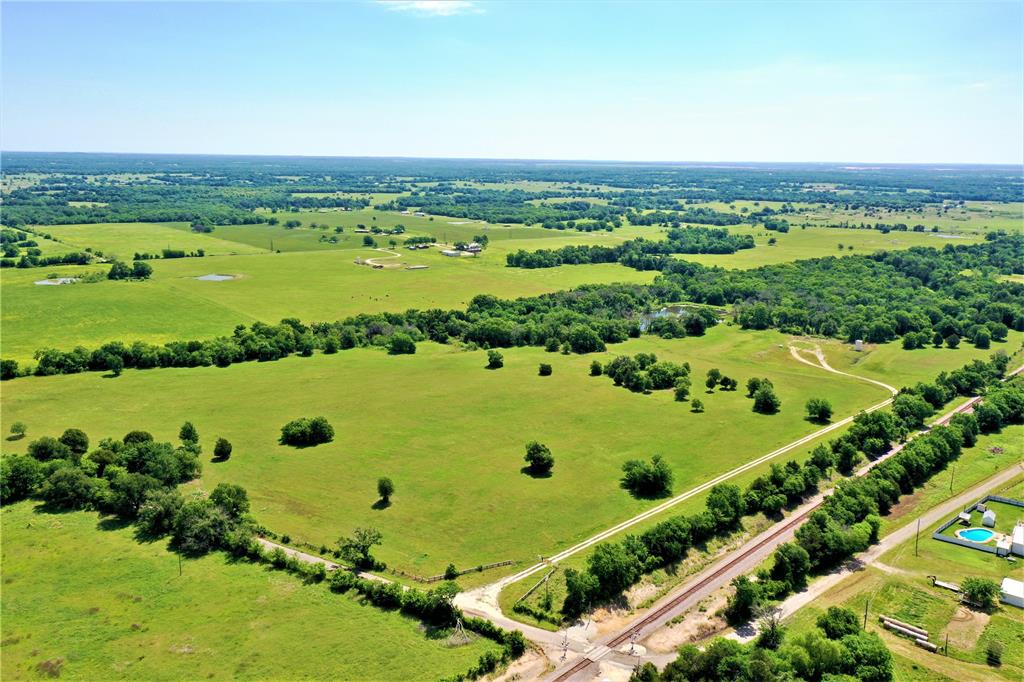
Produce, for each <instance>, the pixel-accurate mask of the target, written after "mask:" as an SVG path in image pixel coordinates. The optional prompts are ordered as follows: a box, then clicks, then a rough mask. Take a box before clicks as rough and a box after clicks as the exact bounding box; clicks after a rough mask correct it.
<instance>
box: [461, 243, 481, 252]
mask: <svg viewBox="0 0 1024 682" xmlns="http://www.w3.org/2000/svg"><path fill="white" fill-rule="evenodd" d="M483 250H484V247H482V246H480V245H479V244H477V243H476V242H470V243H469V244H467V245H466V248H465V251H466V253H480V252H481V251H483Z"/></svg>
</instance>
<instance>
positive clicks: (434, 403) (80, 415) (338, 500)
mask: <svg viewBox="0 0 1024 682" xmlns="http://www.w3.org/2000/svg"><path fill="white" fill-rule="evenodd" d="M785 342H786V337H785V336H783V335H781V334H778V333H776V332H771V331H764V332H743V331H740V330H738V329H737V328H735V327H728V326H719V327H716V328H714V329H712V330H710V332H709V333H708V334H707V335H706V336H704V337H700V338H687V339H681V340H671V341H670V340H663V339H656V338H643V339H640V340H635V341H629V342H627V343H625V344H621V345H620V346H617V347H615V348H613V349H612V350H611V351H610V352H608V353H605V354H602V355H586V356H575V355H570V356H565V355H561V354H553V353H545V352H544V351H543V350H541V349H536V348H519V349H509V350H506V351H503V353H504V354H505V367H504V368H503V369H500V370H497V371H489V370H486V369H485V368H484V366H485V364H486V360H485V357H484V352H483V351H475V352H468V351H463V350H460V349H458V348H454V347H447V346H439V345H434V344H427V343H424V344H420V347H419V349H418V352H417V354H416V355H413V356H394V357H392V356H387V355H386V354H385V353H384V352H382V351H380V350H374V349H355V350H351V351H344V352H342V353H340V354H338V355H333V356H327V355H320V354H317V355H314V356H313V357H311V358H297V357H296V358H290V359H286V360H282V361H279V362H273V363H266V364H260V363H248V364H243V365H235V366H232V367H230V368H226V369H219V368H198V369H165V370H150V371H128V372H125V374H124V375H123V376H122V377H119V378H116V379H110V378H103V377H102V376H101V375H100V374H98V373H90V374H83V375H77V376H58V377H45V378H41V377H31V378H26V379H19V380H15V381H11V382H8V383H7V384H5V387H4V388H5V391H4V393H5V395H4V402H5V418H6V419H7V420H10V421H14V420H20V421H24V422H25V423H26V424H28V426H29V432H30V434H29V438H28V439H26V440H23V441H16V442H11V443H5V445H4V447H5V449H6V450H8V451H21V450H23V449H24V448H25V446H26V444H27V442H28V441H29V440H31V439H32V438H35V437H38V436H41V435H44V434H59V433H60V432H61V431H63V429H65V428H68V427H71V426H75V427H78V428H82V429H84V430H86V432H88V433H89V434H90V435H91V436H92V437H93V438H94V439H99V438H101V437H103V436H107V435H115V436H119V435H122V434H123V432H126V431H128V430H130V429H134V428H141V429H147V430H150V431H152V432H153V433H154V434H155V435H156V436H157V438H160V439H173V438H175V437H176V434H177V429H178V427H179V425H180V424H181V423H182V422H184V421H185V420H190V421H192V422H193V423H195V424H196V426H197V427H198V429H199V431H200V433H201V434H202V435H203V444H204V446H205V447H206V448H207V450H210V449H212V443H213V440H214V439H215V438H216V437H218V436H222V437H225V438H228V439H229V440H230V441H232V443H233V444H234V446H235V450H234V452H235V454H234V455H233V456H232V458H231V459H230V460H229V461H228V462H224V463H209V464H207V465H206V467H205V472H204V475H203V480H202V483H201V484H202V485H203V486H205V487H212V486H213V485H215V484H216V483H218V482H221V481H230V482H233V483H238V484H241V485H243V486H245V487H246V488H247V489H248V490H249V491H250V494H251V495H252V497H253V500H254V507H253V508H254V513H255V514H256V515H257V517H258V518H259V520H260V521H261V522H263V523H265V524H266V525H267V526H268V527H270V528H272V529H274V530H275V531H278V532H281V533H288V534H290V535H291V536H292V537H293V538H294V539H296V540H303V541H309V542H312V543H313V544H315V545H319V544H321V543H324V544H332V543H333V542H334V540H336V539H337V537H338V536H339V535H341V534H342V533H345V532H348V531H349V530H350V529H351V528H352V527H353V526H357V525H374V526H378V527H379V528H380V529H381V530H382V531H383V533H384V535H385V543H384V546H383V548H382V549H381V550H380V556H381V558H382V559H383V560H385V561H387V562H388V563H389V564H392V565H394V566H396V567H399V568H402V569H404V570H410V571H413V572H416V573H418V574H435V573H440V572H442V571H443V570H444V567H445V566H447V565H448V563H449V562H454V563H455V564H456V565H457V566H460V567H472V566H476V565H478V564H482V563H489V562H493V561H503V560H506V559H514V560H519V561H532V560H534V559H535V558H536V555H537V554H545V555H549V554H552V553H554V552H555V551H557V550H558V549H561V548H564V547H566V546H569V545H571V544H573V543H575V542H577V541H579V540H581V539H584V538H586V537H589V536H591V535H592V534H593V533H595V532H597V531H599V530H601V529H602V528H605V527H607V526H610V525H612V524H613V523H615V522H617V521H620V520H622V519H623V518H627V517H629V516H631V515H633V514H635V513H637V512H639V511H642V510H643V509H645V508H648V507H650V506H651V505H652V504H654V503H653V502H650V501H644V500H636V499H633V498H631V497H630V496H629V495H628V494H627V493H626V492H625V491H623V490H621V489H620V488H619V485H618V480H619V478H620V476H621V466H622V463H623V462H624V461H625V460H627V459H631V458H637V457H642V458H648V457H650V456H651V455H653V454H656V453H657V454H661V455H663V456H664V457H665V458H666V460H668V462H669V463H670V464H671V466H672V468H673V471H674V473H675V477H676V483H675V490H676V491H677V492H682V491H684V490H687V489H688V488H691V487H693V486H695V485H698V484H700V483H701V482H703V481H706V480H708V479H709V478H712V477H714V476H715V475H717V474H720V473H722V472H723V471H726V470H728V469H731V468H733V467H735V466H737V465H739V464H741V463H743V462H745V461H748V460H750V459H752V458H755V457H757V456H760V455H762V454H764V453H766V452H769V451H771V450H773V449H775V448H777V447H779V446H781V445H783V444H785V443H788V442H790V441H792V440H794V439H796V438H798V437H800V436H802V435H805V434H807V433H809V432H811V431H814V430H815V429H817V428H819V427H818V426H817V425H815V424H811V423H809V422H808V421H806V420H805V418H804V407H803V406H804V402H805V401H806V400H807V399H808V398H809V397H812V396H820V397H824V398H827V399H829V400H830V401H831V402H832V404H833V405H834V407H835V410H836V414H837V415H848V414H851V413H853V412H855V411H857V410H859V409H862V408H864V407H867V406H869V405H872V404H874V403H876V402H878V401H879V400H881V399H883V398H884V397H885V396H886V395H887V394H886V392H885V391H883V390H882V389H880V388H878V387H876V386H873V385H870V384H866V383H864V382H860V381H856V380H854V379H850V378H846V377H841V376H837V375H833V374H830V373H826V372H824V371H822V370H818V369H814V368H813V367H809V366H807V365H804V364H802V363H798V362H796V361H795V360H793V359H792V357H791V356H790V355H789V353H788V351H787V350H786V349H785V348H783V346H784V345H785ZM642 351H647V352H654V353H657V354H658V356H659V358H663V359H668V360H675V361H679V362H682V361H689V362H690V363H691V365H692V367H693V373H694V374H693V376H694V379H695V382H694V383H695V387H694V397H698V398H700V399H701V400H702V401H703V402H704V403H705V406H706V412H704V413H702V414H695V413H693V412H691V411H690V409H689V404H688V403H679V402H675V401H674V400H673V398H672V395H671V392H670V391H661V392H657V393H654V394H651V395H641V394H634V393H630V392H629V391H627V390H625V389H623V388H619V387H615V386H614V385H613V384H612V382H611V381H610V380H609V379H607V378H606V377H590V376H589V375H588V374H589V372H588V370H589V365H590V362H591V361H592V360H593V359H595V358H597V359H600V360H601V361H607V360H609V359H610V358H612V357H614V356H615V355H616V354H621V353H637V352H642ZM540 362H548V363H550V364H552V365H553V367H554V374H553V375H552V376H550V377H540V376H538V375H537V366H538V364H539V363H540ZM711 367H718V368H719V369H721V371H722V372H723V373H725V374H726V375H729V376H733V377H735V378H737V379H738V380H740V382H741V386H742V384H743V383H744V382H745V381H746V379H748V378H749V377H751V376H755V375H756V376H767V377H769V378H770V379H772V380H773V382H774V383H775V386H776V388H777V391H778V393H779V396H780V397H781V399H782V402H783V407H782V411H781V412H780V413H779V414H777V415H772V416H765V415H759V414H756V413H754V412H752V411H751V401H750V400H749V399H748V398H746V397H745V396H744V392H743V391H742V390H739V391H735V392H721V391H716V392H715V393H714V394H710V395H709V394H706V393H705V392H704V390H703V388H702V384H703V381H702V379H703V376H704V374H705V373H706V371H707V370H708V369H710V368H711ZM72 395H78V396H86V395H87V396H89V399H88V400H68V399H67V397H68V396H72ZM454 396H459V397H460V399H459V400H455V399H454V398H453V397H454ZM319 414H322V415H324V416H326V417H327V418H328V420H329V421H330V422H331V423H332V424H333V425H334V428H335V430H336V432H337V437H336V439H335V441H334V442H333V443H331V444H329V445H323V446H319V447H316V448H310V449H306V450H295V449H292V448H288V447H284V446H281V445H278V444H277V438H278V436H279V433H280V427H281V426H282V425H283V424H284V422H286V421H288V420H289V419H293V418H296V417H299V416H307V415H308V416H314V415H319ZM533 439H536V440H540V441H542V442H544V443H546V444H547V445H548V446H549V447H550V448H551V450H552V452H553V453H554V455H555V458H556V465H555V469H554V475H553V476H552V477H551V478H548V479H534V478H531V477H529V476H527V475H525V474H523V473H521V472H520V468H521V467H522V466H523V465H524V463H523V461H522V455H523V447H524V444H525V443H526V441H528V440H533ZM380 476H390V477H391V478H392V479H393V480H394V482H395V484H396V486H397V493H396V495H395V498H394V505H393V506H392V507H391V508H389V509H387V510H384V511H377V510H375V509H373V507H372V505H373V503H374V502H375V501H376V494H375V485H376V480H377V478H378V477H380Z"/></svg>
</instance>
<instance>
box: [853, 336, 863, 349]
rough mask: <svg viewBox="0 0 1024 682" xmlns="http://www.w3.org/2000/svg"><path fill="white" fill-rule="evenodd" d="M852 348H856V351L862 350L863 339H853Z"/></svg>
mask: <svg viewBox="0 0 1024 682" xmlns="http://www.w3.org/2000/svg"><path fill="white" fill-rule="evenodd" d="M853 349H854V350H856V351H862V350H864V341H863V340H862V339H857V340H856V341H854V342H853Z"/></svg>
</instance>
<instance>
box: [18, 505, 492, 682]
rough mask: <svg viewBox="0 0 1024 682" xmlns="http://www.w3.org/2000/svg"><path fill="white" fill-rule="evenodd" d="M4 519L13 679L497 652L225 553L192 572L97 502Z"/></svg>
mask: <svg viewBox="0 0 1024 682" xmlns="http://www.w3.org/2000/svg"><path fill="white" fill-rule="evenodd" d="M0 519H2V524H3V528H2V530H3V538H4V541H3V568H4V598H3V601H2V603H0V616H2V620H3V649H4V652H3V657H2V663H0V672H2V675H3V677H4V679H5V680H27V679H39V678H46V677H58V676H59V677H61V678H62V679H83V680H90V679H91V680H98V679H148V680H180V679H203V678H211V679H228V678H236V679H239V678H240V679H267V678H279V677H280V676H281V675H282V671H283V670H287V671H288V674H289V675H290V676H294V677H295V678H302V679H310V678H324V677H327V678H334V679H368V678H388V679H411V678H416V679H438V678H440V677H444V676H448V675H453V674H455V673H459V672H463V671H465V670H466V669H468V668H470V667H471V666H472V665H473V664H474V663H475V661H476V659H477V658H478V657H479V656H480V654H481V653H483V652H484V651H488V650H492V651H493V650H497V645H495V644H494V643H493V642H491V641H490V640H486V639H479V638H477V639H475V640H474V641H473V642H471V643H470V644H468V645H465V646H461V647H454V648H453V647H449V646H448V645H447V642H446V636H447V633H444V632H425V631H424V629H423V627H422V625H421V624H420V623H419V622H418V621H416V620H414V619H410V618H407V617H405V616H402V615H400V614H399V613H397V612H388V611H382V610H380V609H377V608H374V607H371V606H367V605H365V604H362V603H360V601H359V600H358V599H357V598H356V597H353V596H351V595H350V594H346V595H340V594H333V593H331V592H330V591H329V590H328V588H327V586H326V585H324V584H313V585H306V584H303V583H302V581H301V580H299V579H298V578H296V577H294V576H291V575H288V574H286V573H281V572H275V571H270V570H268V569H267V568H265V567H262V566H257V565H254V564H249V563H246V562H234V561H231V560H229V559H228V558H227V557H226V556H225V555H222V554H213V555H210V556H206V557H203V558H201V559H186V560H185V561H184V562H183V563H182V564H181V565H180V574H179V561H180V559H179V557H178V556H176V555H175V554H172V553H171V552H169V551H168V550H167V549H166V548H165V546H164V545H165V543H164V542H154V543H140V542H139V541H137V540H136V539H135V537H134V535H133V530H132V528H131V527H130V526H127V527H126V526H124V525H122V524H120V523H119V522H117V521H116V520H114V519H103V518H101V517H99V516H98V515H97V514H96V513H95V512H64V513H53V512H49V511H45V510H43V509H42V508H41V507H39V506H38V505H37V504H36V503H35V502H31V501H26V502H22V503H20V504H17V505H14V506H10V507H5V509H4V513H3V515H2V517H0ZM57 624H59V625H57Z"/></svg>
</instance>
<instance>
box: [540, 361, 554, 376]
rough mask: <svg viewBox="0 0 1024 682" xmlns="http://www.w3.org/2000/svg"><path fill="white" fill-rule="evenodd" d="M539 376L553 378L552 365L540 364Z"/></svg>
mask: <svg viewBox="0 0 1024 682" xmlns="http://www.w3.org/2000/svg"><path fill="white" fill-rule="evenodd" d="M537 374H539V375H540V376H542V377H549V376H551V365H549V364H547V363H546V362H542V363H540V368H539V369H538V370H537Z"/></svg>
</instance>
